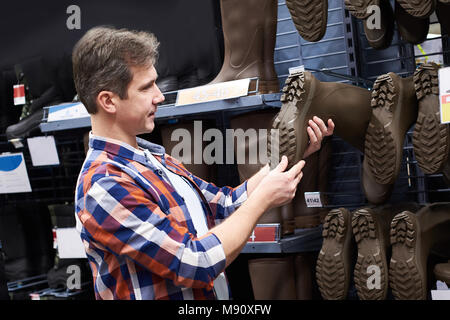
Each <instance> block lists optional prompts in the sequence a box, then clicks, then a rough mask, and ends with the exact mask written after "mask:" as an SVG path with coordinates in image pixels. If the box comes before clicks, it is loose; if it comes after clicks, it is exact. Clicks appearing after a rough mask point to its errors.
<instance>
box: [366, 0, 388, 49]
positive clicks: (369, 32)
mask: <svg viewBox="0 0 450 320" xmlns="http://www.w3.org/2000/svg"><path fill="white" fill-rule="evenodd" d="M380 14H381V16H380V26H371V22H372V20H373V19H371V18H367V19H365V20H364V21H363V25H364V33H365V34H366V39H367V42H368V43H369V45H370V46H371V47H372V48H374V49H377V50H382V49H386V48H388V47H389V46H390V45H391V43H392V38H393V37H394V26H395V20H394V11H393V10H392V7H391V4H390V2H389V0H380Z"/></svg>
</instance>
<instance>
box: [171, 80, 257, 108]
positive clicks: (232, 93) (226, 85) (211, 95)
mask: <svg viewBox="0 0 450 320" xmlns="http://www.w3.org/2000/svg"><path fill="white" fill-rule="evenodd" d="M249 84H250V79H241V80H234V81H227V82H221V83H215V84H210V85H206V86H200V87H195V88H189V89H183V90H179V91H178V95H177V102H176V103H175V105H176V106H183V105H187V104H194V103H202V102H209V101H216V100H225V99H231V98H237V97H242V96H246V95H247V94H248V86H249Z"/></svg>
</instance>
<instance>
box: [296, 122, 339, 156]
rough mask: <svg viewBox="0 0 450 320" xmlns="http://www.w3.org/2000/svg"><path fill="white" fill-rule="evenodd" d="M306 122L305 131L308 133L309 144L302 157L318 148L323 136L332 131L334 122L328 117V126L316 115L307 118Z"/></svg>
mask: <svg viewBox="0 0 450 320" xmlns="http://www.w3.org/2000/svg"><path fill="white" fill-rule="evenodd" d="M308 124H309V125H308V128H307V129H306V131H307V132H308V135H309V146H308V148H307V149H306V150H305V153H304V154H303V159H306V158H307V157H309V156H310V155H312V154H313V153H314V152H316V151H318V150H320V147H321V146H322V140H323V138H324V137H327V136H331V135H332V134H333V132H334V122H333V120H331V119H328V127H327V126H326V125H325V123H324V122H323V120H322V119H320V118H319V117H316V116H314V117H313V119H312V120H309V121H308Z"/></svg>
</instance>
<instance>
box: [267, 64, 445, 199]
mask: <svg viewBox="0 0 450 320" xmlns="http://www.w3.org/2000/svg"><path fill="white" fill-rule="evenodd" d="M438 68H439V67H438V66H437V65H436V64H426V65H422V66H420V67H419V68H418V69H417V70H416V71H415V73H414V76H412V77H409V78H401V77H399V76H398V75H396V74H394V73H389V74H386V75H382V76H380V77H379V78H378V79H377V80H376V82H375V84H374V87H373V90H372V92H370V91H368V90H366V89H363V88H360V87H357V86H353V85H349V84H344V83H336V82H320V81H319V80H317V79H316V78H315V77H314V76H313V75H312V73H310V72H299V73H296V74H293V75H291V76H290V77H289V78H288V79H287V80H286V85H285V86H284V88H283V89H282V92H283V94H282V96H281V101H282V107H281V110H280V112H279V113H278V115H277V116H276V117H275V119H274V121H273V124H272V128H274V129H278V130H279V138H280V139H279V150H278V151H279V155H277V156H278V158H279V159H280V158H281V156H282V155H286V156H287V157H288V160H289V162H288V163H289V166H292V164H294V163H296V162H298V161H299V160H301V158H302V155H303V154H304V152H305V150H306V147H307V145H308V135H307V134H306V128H307V122H308V120H309V119H311V118H312V117H313V116H318V117H319V118H322V119H328V118H331V119H333V121H334V123H335V133H336V134H337V135H338V136H340V137H341V138H342V139H343V140H345V141H346V142H348V143H350V144H351V145H352V146H354V147H356V148H357V149H359V150H360V151H361V152H364V153H365V157H364V161H363V170H362V171H363V172H362V186H363V189H364V192H365V195H366V197H367V199H368V201H369V202H370V203H372V204H382V203H384V202H386V201H387V200H388V199H389V197H390V195H391V192H392V190H393V186H394V182H395V180H396V178H397V175H398V172H399V169H400V165H401V161H402V153H403V142H404V137H405V135H406V132H407V131H408V129H409V128H410V127H411V126H412V125H413V124H414V123H415V124H416V125H415V128H414V133H413V142H414V153H415V155H416V158H417V162H418V165H419V166H420V168H421V169H422V170H423V171H424V172H425V173H427V174H431V173H438V172H442V173H444V176H445V175H446V174H448V173H449V172H448V171H450V169H449V167H450V163H449V157H448V155H449V148H450V129H449V126H448V125H447V124H441V123H440V117H439V95H438V93H439V91H438V78H437V72H438ZM268 153H269V159H270V158H271V149H270V148H269V149H268ZM275 165H276V163H273V162H272V163H271V166H272V167H273V166H275Z"/></svg>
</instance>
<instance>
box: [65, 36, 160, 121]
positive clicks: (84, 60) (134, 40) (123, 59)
mask: <svg viewBox="0 0 450 320" xmlns="http://www.w3.org/2000/svg"><path fill="white" fill-rule="evenodd" d="M158 46H159V43H158V41H157V40H156V37H155V36H154V35H153V34H151V33H147V32H142V31H130V30H126V29H119V30H117V29H114V28H111V27H96V28H93V29H91V30H89V31H88V32H87V33H86V34H85V35H84V36H83V37H82V38H81V39H80V40H79V41H78V42H77V44H76V45H75V47H74V49H73V53H72V63H73V76H74V82H75V88H76V90H77V93H78V96H79V98H80V100H81V102H82V103H83V104H84V106H85V107H86V109H87V110H88V112H89V113H91V114H95V113H96V112H97V102H96V100H97V96H98V94H99V93H100V92H101V91H111V92H114V93H116V94H117V95H118V96H119V97H120V98H121V99H126V98H127V88H128V85H129V84H130V82H131V80H132V79H133V73H132V68H140V67H151V66H153V65H154V64H155V61H156V59H157V55H158V51H157V50H158Z"/></svg>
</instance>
